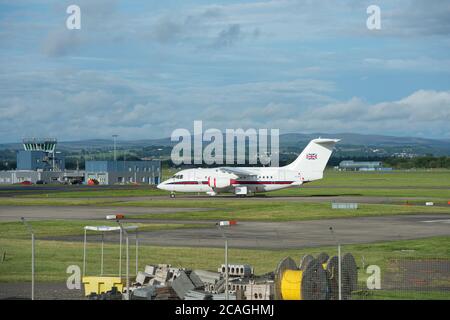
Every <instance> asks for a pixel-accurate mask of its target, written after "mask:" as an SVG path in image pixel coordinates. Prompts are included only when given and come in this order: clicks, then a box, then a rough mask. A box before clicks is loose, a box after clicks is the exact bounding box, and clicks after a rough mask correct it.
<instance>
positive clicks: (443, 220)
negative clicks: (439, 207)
mask: <svg viewBox="0 0 450 320" xmlns="http://www.w3.org/2000/svg"><path fill="white" fill-rule="evenodd" d="M421 222H425V223H450V219H439V220H427V221H421Z"/></svg>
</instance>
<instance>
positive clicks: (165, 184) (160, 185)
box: [156, 181, 171, 191]
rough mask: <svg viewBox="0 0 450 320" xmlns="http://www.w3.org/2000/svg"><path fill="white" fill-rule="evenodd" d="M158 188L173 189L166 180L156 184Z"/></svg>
mask: <svg viewBox="0 0 450 320" xmlns="http://www.w3.org/2000/svg"><path fill="white" fill-rule="evenodd" d="M156 187H157V188H158V189H161V190H165V191H171V190H170V187H169V186H168V185H167V183H166V182H165V181H164V182H161V183H160V184H158V185H157V186H156Z"/></svg>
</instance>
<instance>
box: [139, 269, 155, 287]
mask: <svg viewBox="0 0 450 320" xmlns="http://www.w3.org/2000/svg"><path fill="white" fill-rule="evenodd" d="M153 277H154V276H153V275H152V274H149V273H145V272H142V271H139V272H138V274H137V276H136V282H137V283H139V284H141V285H144V284H147V283H148V282H149V281H150V279H152V278H153Z"/></svg>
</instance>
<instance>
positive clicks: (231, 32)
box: [213, 24, 242, 48]
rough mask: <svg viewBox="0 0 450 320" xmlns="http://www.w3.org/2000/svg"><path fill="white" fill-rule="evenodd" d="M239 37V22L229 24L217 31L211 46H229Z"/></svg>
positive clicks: (240, 35)
mask: <svg viewBox="0 0 450 320" xmlns="http://www.w3.org/2000/svg"><path fill="white" fill-rule="evenodd" d="M241 37H242V34H241V27H240V25H239V24H232V25H229V26H228V27H227V28H225V29H223V30H222V31H220V32H219V34H218V35H217V38H216V39H215V40H214V44H213V47H215V48H223V47H230V46H232V45H234V44H235V43H236V42H237V41H238V40H239V39H240V38H241Z"/></svg>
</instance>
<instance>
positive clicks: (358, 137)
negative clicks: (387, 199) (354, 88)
mask: <svg viewBox="0 0 450 320" xmlns="http://www.w3.org/2000/svg"><path fill="white" fill-rule="evenodd" d="M318 137H322V138H339V139H342V141H341V142H340V143H339V144H338V145H337V147H338V151H341V152H344V151H348V152H360V153H361V152H362V153H373V154H377V153H379V154H380V155H381V156H383V155H390V154H394V153H410V154H418V155H424V154H434V155H450V140H437V139H425V138H416V137H395V136H384V135H365V134H355V133H336V134H328V133H310V134H304V133H287V134H282V135H280V149H281V150H282V151H283V150H284V151H292V152H298V151H300V150H301V149H302V148H303V147H304V146H305V145H306V144H307V143H308V141H310V140H311V139H314V138H318ZM173 144H174V142H171V141H170V138H161V139H147V140H144V139H143V140H129V141H124V140H120V141H117V148H118V149H142V148H145V147H152V146H153V147H154V146H164V147H167V146H171V145H173ZM57 148H58V150H61V151H71V152H76V151H79V150H83V149H84V150H95V149H100V150H101V149H103V150H105V149H109V150H111V149H112V148H113V142H112V140H111V139H90V140H81V141H61V142H58V146H57ZM5 149H9V150H20V149H22V145H21V144H20V143H4V144H0V150H5ZM358 150H359V151H358Z"/></svg>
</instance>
